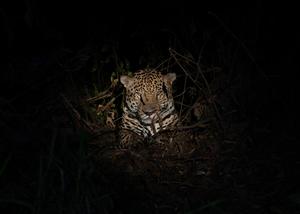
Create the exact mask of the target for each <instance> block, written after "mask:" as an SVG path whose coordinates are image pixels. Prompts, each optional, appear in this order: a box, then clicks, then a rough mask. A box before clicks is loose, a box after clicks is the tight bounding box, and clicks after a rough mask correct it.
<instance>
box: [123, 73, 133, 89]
mask: <svg viewBox="0 0 300 214" xmlns="http://www.w3.org/2000/svg"><path fill="white" fill-rule="evenodd" d="M120 82H121V83H122V84H123V85H124V87H125V88H127V87H129V86H130V85H131V84H132V82H133V78H131V77H129V76H126V75H122V76H121V77H120Z"/></svg>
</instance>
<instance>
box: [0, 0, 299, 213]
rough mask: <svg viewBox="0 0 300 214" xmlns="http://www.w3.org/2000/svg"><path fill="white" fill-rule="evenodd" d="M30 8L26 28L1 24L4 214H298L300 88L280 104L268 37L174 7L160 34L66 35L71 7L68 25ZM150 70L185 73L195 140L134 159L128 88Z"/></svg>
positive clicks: (137, 152)
mask: <svg viewBox="0 0 300 214" xmlns="http://www.w3.org/2000/svg"><path fill="white" fill-rule="evenodd" d="M26 2H27V3H28V4H26V6H23V8H25V9H26V10H24V11H27V12H26V13H24V14H23V15H24V16H19V17H22V18H20V20H21V21H20V20H19V18H15V17H14V18H11V16H10V14H11V13H12V12H11V11H12V10H9V9H7V8H4V9H3V10H1V13H2V16H3V17H4V18H5V19H4V20H6V21H4V22H5V23H6V26H7V27H6V28H5V27H3V28H2V30H3V35H6V36H7V37H5V38H2V43H3V44H4V43H5V44H6V45H5V48H6V49H3V50H5V51H6V56H5V57H6V58H4V59H5V61H6V63H4V64H3V65H1V66H2V67H1V70H2V71H4V72H3V78H1V83H3V84H1V85H2V87H3V88H4V89H3V90H2V92H5V93H3V95H1V97H0V129H1V130H2V134H1V136H0V141H1V143H0V212H1V213H20V214H23V213H24V214H27V213H28V214H29V213H34V214H38V213H41V214H47V213H81V214H85V213H86V214H90V213H91V214H93V213H186V214H194V213H212V214H215V213H216V214H220V213H276V214H280V213H297V211H299V209H300V204H299V199H300V192H299V184H298V183H299V181H298V180H299V178H300V176H299V175H300V174H299V170H298V168H297V167H299V157H298V156H299V155H298V154H297V150H296V148H295V147H296V145H295V144H296V137H295V135H294V134H295V132H296V131H295V130H296V128H295V127H294V124H295V122H294V121H295V120H292V119H291V118H293V115H294V109H293V108H292V107H290V106H291V103H292V104H293V102H294V100H295V97H293V96H292V94H293V93H291V92H290V91H292V89H294V88H293V86H289V87H282V88H283V89H282V90H278V88H277V87H276V86H277V84H278V81H277V79H275V78H273V76H272V75H271V74H272V72H270V71H269V70H268V69H266V66H265V64H263V61H262V60H261V59H262V58H263V57H264V56H262V54H263V53H262V52H260V49H259V48H260V46H259V45H258V44H259V41H260V40H259V37H255V36H253V37H251V36H252V35H248V36H249V37H251V38H250V39H249V38H248V40H246V39H245V38H246V37H247V31H246V30H245V29H246V28H243V27H239V28H232V26H234V25H230V24H228V23H227V22H226V21H227V20H226V18H223V17H222V18H221V17H220V16H219V15H218V13H213V12H209V13H207V12H206V13H205V15H201V17H200V15H199V16H196V15H195V16H189V13H188V12H187V11H190V12H192V11H193V8H192V6H186V8H185V9H186V10H187V11H185V13H184V14H183V15H180V16H178V17H177V15H178V14H177V13H176V11H177V12H178V11H179V12H180V11H181V10H180V7H179V6H178V5H177V6H176V4H175V3H174V4H175V6H174V8H173V13H172V12H169V13H168V14H165V13H164V11H165V9H166V8H162V9H161V10H158V11H157V13H158V14H156V15H157V17H155V18H153V19H150V21H149V20H148V19H146V18H143V15H145V14H148V13H147V12H149V11H151V10H153V9H154V8H151V6H149V7H150V8H149V9H148V10H149V11H148V10H146V11H144V14H141V12H136V16H135V19H132V18H131V16H129V15H126V13H130V12H133V11H131V9H128V11H126V10H125V12H124V11H123V12H121V11H116V9H115V8H114V7H112V6H110V7H109V9H110V10H109V11H110V12H115V13H114V14H117V15H115V17H111V18H110V19H109V20H107V19H105V17H104V16H105V15H92V16H89V18H83V19H82V20H81V19H80V18H76V17H77V16H75V15H74V14H73V13H75V12H72V14H71V15H72V16H71V17H74V20H72V21H66V20H68V18H66V17H68V16H67V14H64V12H65V11H67V6H62V9H61V11H60V10H59V11H60V13H62V14H60V13H59V12H58V13H57V14H55V15H57V17H58V18H57V17H54V15H52V14H50V13H45V14H44V13H43V7H42V6H41V5H39V4H38V3H37V2H35V1H26ZM30 2H31V3H30ZM74 4H75V3H74ZM152 7H153V6H152ZM162 7H163V6H162ZM36 8H39V10H38V9H36ZM128 8H130V6H128ZM52 9H53V8H52ZM76 9H77V11H82V12H88V13H91V14H94V13H93V10H95V9H93V8H92V7H88V8H81V6H78V7H76ZM174 11H175V12H174ZM117 12H118V13H117ZM181 12H184V10H182V11H181ZM203 12H204V11H203ZM76 14H77V13H76ZM249 14H252V13H250V12H249ZM249 14H246V15H245V17H244V18H245V20H246V21H247V23H248V22H249V23H252V24H253V25H255V24H257V25H258V24H260V23H256V21H255V20H254V19H251V17H248V16H250V15H249ZM136 17H139V18H140V19H136ZM166 17H168V18H169V19H167V21H165V19H164V18H166ZM225 17H226V16H225ZM60 19H61V20H60ZM97 20H98V21H97ZM104 20H107V23H106V21H104ZM12 21H14V23H19V22H21V23H23V25H22V26H21V27H20V26H16V24H13V22H12ZM108 21H109V22H108ZM139 21H142V22H143V24H144V25H141V24H140V23H139ZM73 22H75V23H77V24H78V26H75V27H74V26H71V27H70V29H67V30H66V29H64V27H66V26H69V25H68V24H70V23H73ZM127 22H128V23H130V24H126V23H127ZM81 23H83V24H81ZM86 23H89V24H90V26H89V27H85V25H86ZM99 23H100V24H101V27H100V26H99V25H100V24H99ZM236 23H239V24H241V23H242V21H241V22H236ZM73 24H74V23H73ZM52 25H54V27H53V26H52ZM74 25H76V24H74ZM112 26H113V27H112ZM116 26H118V27H116ZM22 27H23V28H26V29H27V30H24V31H25V32H26V33H27V34H26V35H18V33H19V32H18V30H19V31H21V29H22ZM255 27H257V26H256V25H255ZM78 28H79V29H78ZM98 28H100V29H98ZM79 31H80V32H79ZM82 31H84V32H82ZM75 33H76V35H75V36H74V34H75ZM28 41H29V44H27V42H28ZM30 45H31V46H30ZM3 47H4V46H3ZM284 62H286V61H284ZM145 67H151V68H156V69H159V70H161V71H162V72H167V71H172V72H176V74H177V80H176V82H175V85H174V98H175V102H176V107H177V110H178V112H179V113H180V115H181V120H182V123H183V126H182V127H181V129H180V130H171V135H170V132H167V133H166V136H167V139H170V138H172V142H171V141H170V140H167V141H164V143H163V144H159V143H157V142H155V141H151V140H150V141H149V142H147V143H145V145H141V147H139V148H135V149H130V150H121V149H119V148H118V139H117V133H118V123H119V121H120V118H121V114H122V97H123V94H122V93H123V92H122V86H121V85H120V84H119V82H118V78H119V77H120V75H121V74H125V73H126V74H131V73H132V72H134V71H136V70H137V69H141V68H145ZM291 80H292V77H291ZM281 83H282V84H283V83H284V80H282V82H281ZM283 98H285V100H283ZM170 136H172V137H170Z"/></svg>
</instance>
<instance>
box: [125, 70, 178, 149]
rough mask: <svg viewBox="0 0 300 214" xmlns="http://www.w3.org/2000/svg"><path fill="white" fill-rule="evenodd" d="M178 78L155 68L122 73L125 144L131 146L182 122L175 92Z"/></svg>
mask: <svg viewBox="0 0 300 214" xmlns="http://www.w3.org/2000/svg"><path fill="white" fill-rule="evenodd" d="M175 79H176V74H175V73H167V74H162V73H161V72H160V71H157V70H155V69H145V70H139V71H137V72H135V73H134V75H133V76H128V75H122V76H120V82H121V83H122V85H123V86H124V88H125V95H124V102H123V115H122V121H121V126H120V144H121V147H123V148H124V147H130V146H132V145H134V144H135V143H139V142H141V141H144V140H145V139H146V138H149V137H152V136H154V135H156V134H157V133H158V132H160V131H161V130H166V129H168V128H170V127H175V126H176V125H177V124H178V121H179V117H178V114H177V112H176V109H175V105H174V99H173V95H172V84H173V82H174V80H175Z"/></svg>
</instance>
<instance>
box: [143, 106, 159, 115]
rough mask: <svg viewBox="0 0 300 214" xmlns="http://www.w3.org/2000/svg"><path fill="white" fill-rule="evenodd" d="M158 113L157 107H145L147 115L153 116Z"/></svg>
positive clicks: (144, 110)
mask: <svg viewBox="0 0 300 214" xmlns="http://www.w3.org/2000/svg"><path fill="white" fill-rule="evenodd" d="M155 111H156V105H145V106H144V107H143V112H144V113H145V114H147V115H152V114H153V113H154V112H155Z"/></svg>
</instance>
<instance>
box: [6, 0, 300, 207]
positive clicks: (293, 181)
mask: <svg viewBox="0 0 300 214" xmlns="http://www.w3.org/2000/svg"><path fill="white" fill-rule="evenodd" d="M297 10H298V7H297V6H296V4H295V3H293V4H292V3H289V2H284V1H281V2H276V1H275V2H267V1H220V2H219V1H209V2H204V1H202V2H197V4H196V3H195V2H194V3H191V2H186V1H183V2H154V1H140V2H137V3H133V2H123V3H119V2H114V1H110V2H109V3H104V2H102V1H99V2H97V3H95V2H93V3H91V2H90V3H89V2H87V1H81V2H80V1H79V2H76V1H70V2H66V1H64V2H62V1H37V0H27V1H25V0H24V1H22V0H20V1H15V2H13V1H10V2H6V3H5V2H3V1H2V2H1V4H0V52H1V55H2V56H1V65H0V66H1V67H0V70H1V74H0V77H1V79H0V85H1V87H0V89H1V91H0V94H1V97H0V98H1V100H0V110H1V114H0V115H1V117H2V118H0V119H1V120H2V122H1V126H0V127H1V129H2V131H4V133H5V134H3V135H2V137H0V139H1V144H2V146H1V150H2V151H1V162H0V169H1V166H2V167H3V168H2V169H5V170H6V171H7V172H5V173H4V172H3V173H2V171H1V173H0V179H1V183H0V184H1V186H5V185H8V186H9V184H11V185H13V184H15V183H14V180H15V179H16V176H17V175H18V173H16V174H14V173H15V170H14V169H16V168H20V169H22V168H24V167H25V168H26V167H29V166H30V165H31V164H30V163H27V162H26V161H25V162H23V159H22V158H21V157H23V158H24V159H27V156H26V155H28V158H29V157H30V158H29V159H31V158H32V159H33V161H34V160H35V155H36V153H37V151H38V152H39V151H40V150H42V149H41V147H43V145H44V144H43V143H39V142H44V141H47V140H45V139H47V136H48V135H51V134H49V133H47V132H48V131H49V130H51V127H50V128H49V126H50V125H49V124H48V123H45V121H47V120H48V119H49V118H51V116H50V115H49V114H53V115H55V114H56V113H57V112H56V111H55V110H52V111H49V112H51V113H49V114H48V113H47V115H43V117H42V118H37V117H36V116H37V115H40V114H39V113H37V112H43V109H38V106H40V105H42V106H44V104H45V103H46V104H47V105H48V103H49V105H48V107H49V106H50V107H51V106H54V104H53V103H54V102H55V101H56V97H57V96H58V94H59V93H60V92H63V91H64V90H66V85H68V83H66V81H67V79H68V78H66V77H67V76H68V75H69V74H68V71H66V70H64V69H62V68H61V67H60V65H61V64H64V62H65V61H67V60H68V59H69V58H72V57H73V56H75V55H77V54H78V53H79V52H80V51H82V50H84V49H86V48H87V49H89V50H91V49H92V52H93V53H95V54H97V53H102V52H101V51H102V50H103V49H105V48H106V47H108V49H110V47H116V48H115V49H114V51H115V56H117V57H118V58H119V59H120V61H122V60H123V61H124V62H125V61H128V62H129V63H130V69H131V70H133V71H134V70H136V69H139V68H142V67H144V66H147V65H149V64H151V63H152V64H151V65H155V63H159V62H153V61H151V60H152V59H153V58H154V57H153V55H155V56H161V57H162V58H164V57H167V56H168V48H174V49H175V50H188V51H189V52H190V53H191V54H193V55H194V56H195V57H197V54H198V53H199V51H200V50H201V47H202V46H203V44H204V43H205V41H206V39H207V38H209V39H211V40H214V41H217V40H218V38H219V37H230V38H231V39H228V41H236V42H237V43H238V44H239V46H240V48H241V49H243V47H242V46H243V45H244V46H245V47H247V51H246V50H245V49H243V50H244V51H243V52H244V55H245V57H241V58H240V59H239V60H240V63H239V64H240V65H241V67H243V68H245V69H247V70H248V69H249V70H248V71H247V73H246V72H245V76H244V77H245V79H246V82H247V79H248V78H249V82H247V84H249V87H247V89H246V90H247V94H252V93H253V97H254V98H253V97H252V99H251V100H250V101H249V104H250V105H248V106H246V107H245V108H249V109H253V108H257V109H259V110H257V111H255V112H253V111H251V110H249V109H246V110H245V111H246V112H249V114H248V115H247V119H248V120H251V121H259V123H260V124H265V125H263V126H266V127H268V131H267V133H268V134H267V136H266V134H265V135H264V136H263V137H262V138H257V139H256V142H255V143H254V144H253V145H251V146H249V149H251V150H252V151H254V153H253V154H254V158H255V156H256V155H257V156H258V157H261V156H264V155H265V156H267V157H272V155H273V156H276V157H278V159H280V162H281V163H282V164H283V166H284V170H285V173H286V180H285V184H288V185H287V186H286V192H285V193H284V194H286V195H289V196H290V195H293V197H296V199H295V200H296V201H297V200H298V201H297V203H298V205H297V206H298V207H297V208H299V184H298V178H299V157H298V154H299V153H298V150H297V144H298V142H297V139H298V138H297V135H298V127H297V122H296V113H297V111H298V109H299V108H298V107H299V106H298V104H297V101H298V77H297V74H298V72H299V59H298V58H299V36H300V35H299V27H300V25H299V21H298V19H299V18H300V17H299V12H298V11H297ZM220 35H221V36H220ZM232 38H233V39H232ZM209 39H208V40H209ZM224 41H226V40H224ZM241 44H243V45H241ZM230 45H231V43H230V42H228V46H230ZM225 46H226V44H225ZM245 52H247V53H246V54H245ZM205 54H206V55H207V56H210V57H207V58H205V59H204V61H205V63H210V64H214V63H215V62H216V61H214V58H213V56H214V55H217V53H215V50H214V46H213V45H211V46H210V47H209V48H208V49H207V52H204V55H205ZM141 56H143V58H142V59H141ZM249 58H251V59H249ZM160 59H161V58H160ZM243 60H245V63H243ZM75 64H76V63H75ZM110 66H111V67H109V66H108V68H107V69H106V71H107V72H108V73H109V68H111V72H113V69H114V66H113V65H110ZM104 70H105V69H104ZM109 75H110V74H108V75H107V76H108V77H109ZM74 77H75V81H76V78H77V80H78V81H79V82H80V81H81V80H82V81H83V82H84V83H86V82H88V81H89V80H90V78H92V77H91V76H90V74H89V73H88V72H87V71H84V69H82V70H80V71H79V72H78V73H76V75H74ZM51 100H52V101H53V102H51ZM41 103H42V104H41ZM53 108H54V107H53ZM54 109H55V108H54ZM47 110H49V109H46V110H45V112H47ZM57 114H59V113H57ZM24 118H25V119H24ZM39 119H40V120H39ZM43 124H47V125H45V126H43ZM253 125H254V126H255V122H254V124H253ZM50 138H51V137H50ZM33 142H34V143H33ZM253 147H254V148H253ZM20 151H21V152H20ZM24 151H26V155H25V154H24V153H25V152H24ZM23 152H24V153H23ZM18 158H21V162H22V163H20V159H18ZM8 163H9V164H8ZM23 164H24V165H23ZM32 167H33V166H32ZM29 168H30V167H29ZM33 168H34V167H33ZM17 171H18V170H17ZM19 171H20V170H19ZM21 171H22V170H21ZM31 172H35V170H34V169H31V168H30V170H29V172H26V173H28V174H30V173H31ZM11 177H13V178H11ZM27 177H31V175H28V176H27ZM10 179H12V181H11V180H10ZM264 182H266V183H268V181H264ZM17 183H18V185H19V187H20V188H19V189H18V188H16V192H20V191H25V192H26V190H23V189H22V182H17ZM279 185H280V184H279ZM24 186H25V185H24ZM1 188H2V187H0V192H1ZM33 189H34V188H33ZM4 192H5V193H4ZM6 192H7V190H5V191H3V194H1V193H0V196H1V197H2V198H1V199H0V203H2V204H3V203H5V202H3V201H5V200H6V197H7V198H10V197H12V196H11V195H10V194H6ZM22 197H23V196H22ZM22 197H21V198H22ZM12 198H13V197H12ZM283 198H285V196H283ZM7 200H8V199H7ZM17 204H18V203H17ZM293 206H294V205H293ZM6 208H7V207H6ZM269 211H270V210H269ZM270 213H276V211H274V212H273V211H272V210H271V211H270ZM277 213H284V212H283V211H282V210H280V211H278V212H277Z"/></svg>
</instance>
